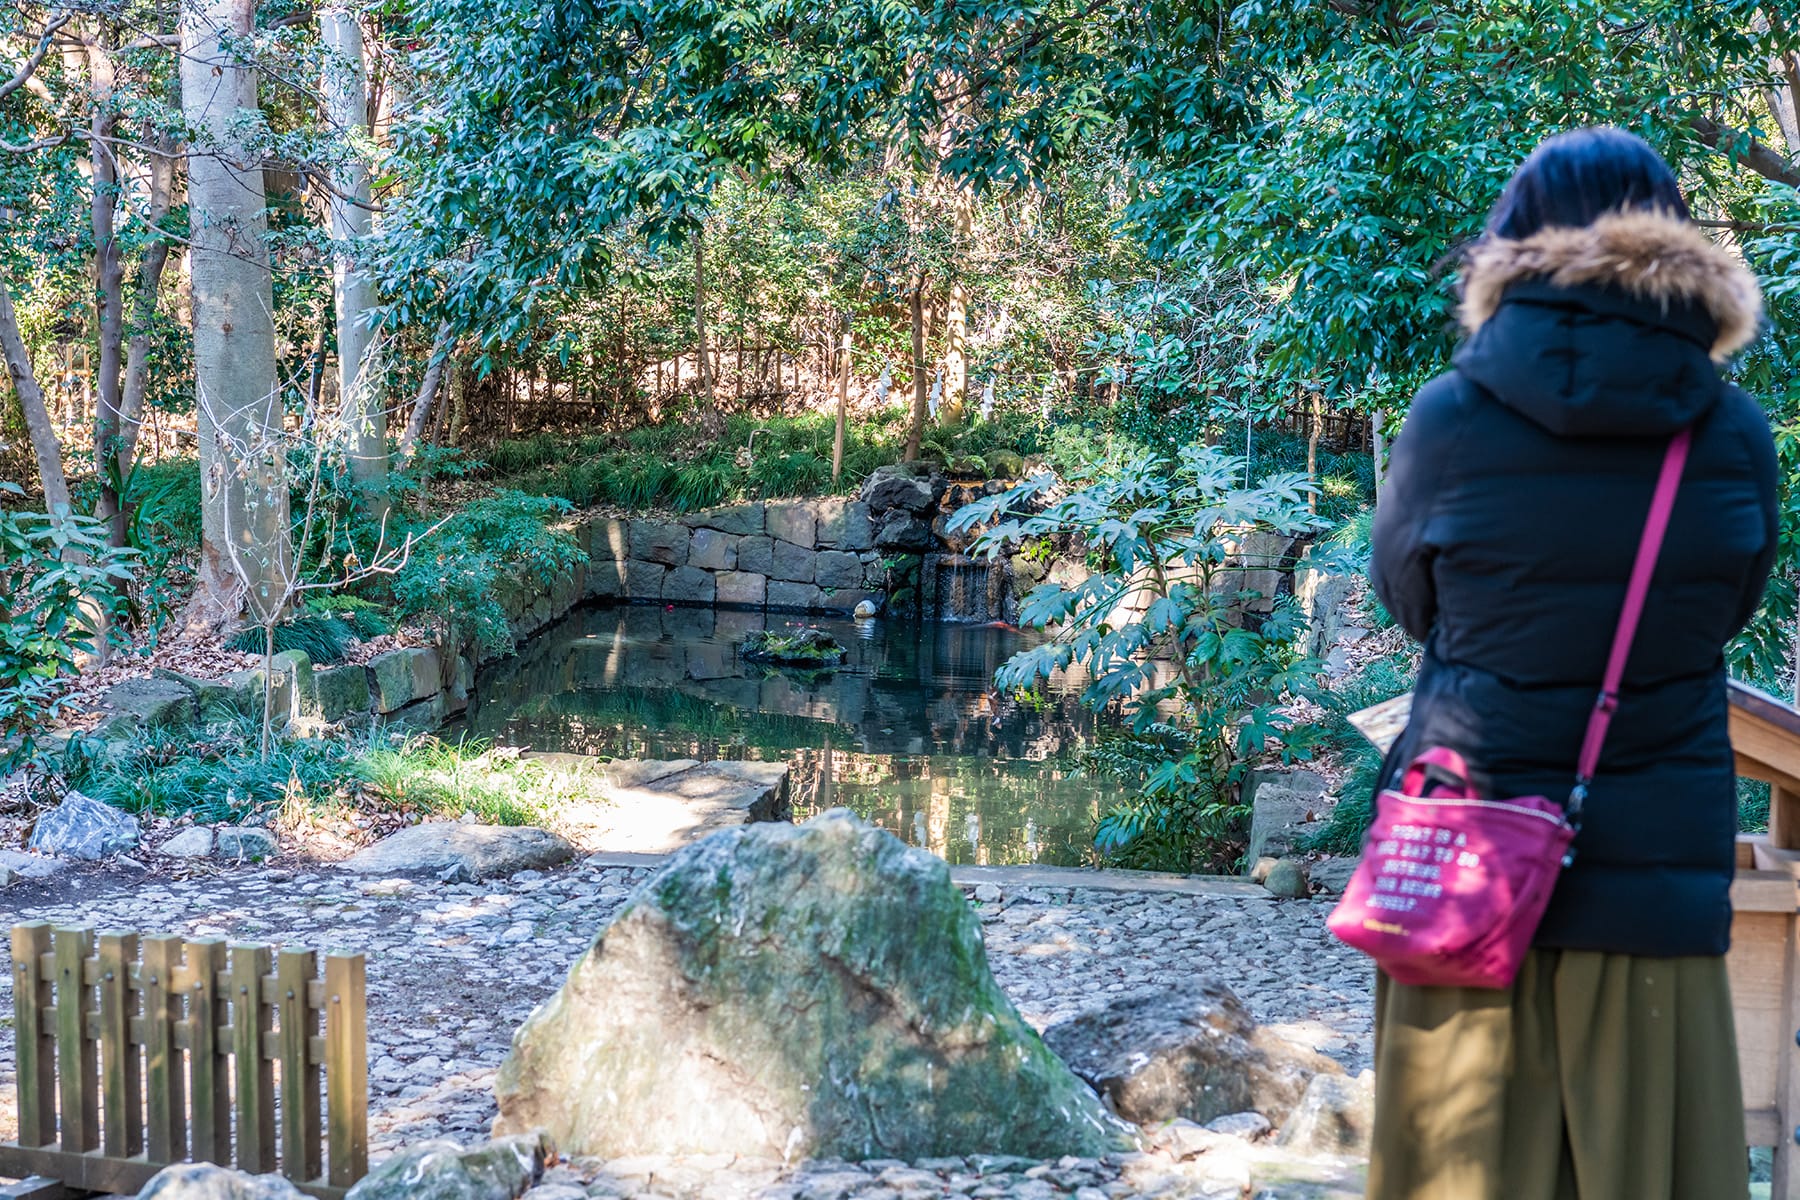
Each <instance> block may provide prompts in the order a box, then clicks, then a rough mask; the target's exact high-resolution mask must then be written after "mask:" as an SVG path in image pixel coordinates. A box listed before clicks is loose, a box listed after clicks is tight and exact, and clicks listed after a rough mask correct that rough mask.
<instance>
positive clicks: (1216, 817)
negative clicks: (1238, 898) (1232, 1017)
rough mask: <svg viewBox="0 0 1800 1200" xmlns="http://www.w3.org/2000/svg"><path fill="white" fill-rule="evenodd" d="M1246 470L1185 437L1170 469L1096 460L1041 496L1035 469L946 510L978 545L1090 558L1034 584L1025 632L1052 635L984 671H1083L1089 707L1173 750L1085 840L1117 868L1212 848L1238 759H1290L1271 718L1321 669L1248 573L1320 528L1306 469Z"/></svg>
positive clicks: (1233, 814) (1153, 463)
mask: <svg viewBox="0 0 1800 1200" xmlns="http://www.w3.org/2000/svg"><path fill="white" fill-rule="evenodd" d="M1244 469H1245V464H1244V462H1243V460H1242V459H1239V458H1235V457H1233V456H1231V455H1227V454H1222V453H1220V452H1219V451H1217V450H1215V449H1212V448H1210V447H1205V446H1190V447H1187V448H1185V449H1184V450H1182V451H1181V453H1180V455H1179V456H1178V457H1177V458H1176V459H1175V460H1174V461H1172V462H1171V461H1170V460H1167V459H1162V458H1158V457H1156V456H1153V455H1152V456H1144V457H1141V458H1138V459H1136V460H1133V461H1131V462H1129V463H1126V464H1125V465H1123V466H1120V467H1114V468H1104V469H1101V470H1098V471H1096V472H1095V473H1094V474H1092V475H1090V476H1087V477H1085V478H1081V479H1078V480H1076V481H1075V484H1076V486H1075V488H1074V490H1073V491H1071V492H1070V494H1069V495H1067V496H1065V497H1063V498H1062V499H1059V500H1054V501H1049V502H1048V503H1047V501H1048V495H1049V493H1050V492H1051V489H1052V488H1053V487H1055V486H1056V481H1055V480H1054V479H1053V478H1052V477H1051V476H1049V475H1039V476H1037V477H1034V478H1033V479H1030V480H1027V481H1025V482H1024V483H1021V484H1020V485H1018V486H1017V487H1014V488H1013V489H1011V490H1010V491H1008V492H1006V493H1003V494H1001V495H999V496H994V497H989V498H986V499H984V500H979V501H976V502H975V503H973V504H970V505H966V506H965V507H963V508H962V509H960V510H958V511H957V512H956V513H955V514H954V515H953V516H952V517H951V519H950V527H951V529H952V530H969V529H977V528H979V529H981V532H980V534H979V536H978V537H977V539H976V542H975V547H974V551H975V552H977V553H983V552H985V553H988V554H999V553H1001V552H1003V551H1004V550H1006V549H1007V548H1008V547H1010V546H1016V545H1019V544H1021V543H1024V542H1027V541H1030V540H1032V539H1036V538H1043V537H1059V538H1068V537H1073V538H1078V539H1080V540H1081V541H1082V542H1084V543H1085V544H1087V545H1088V546H1089V547H1090V548H1091V549H1093V550H1097V551H1099V552H1100V554H1101V555H1102V563H1101V569H1100V570H1099V571H1098V573H1096V574H1095V575H1093V576H1092V577H1091V578H1089V579H1088V580H1086V581H1085V582H1083V583H1081V584H1078V585H1076V586H1074V587H1063V586H1060V585H1057V584H1044V585H1042V586H1040V587H1038V588H1036V589H1035V590H1033V591H1032V593H1031V594H1030V595H1029V596H1027V597H1026V598H1025V600H1024V602H1023V604H1022V605H1021V609H1020V622H1021V624H1026V625H1032V626H1036V627H1038V628H1040V629H1041V628H1046V627H1049V626H1055V627H1056V628H1057V634H1056V636H1055V637H1053V638H1051V639H1050V640H1047V641H1045V642H1043V643H1041V644H1039V645H1037V646H1034V647H1032V648H1030V649H1027V650H1024V651H1022V652H1020V653H1019V654H1017V655H1015V656H1013V658H1011V659H1010V660H1008V661H1007V663H1006V664H1005V665H1003V666H1002V667H1001V668H1000V669H999V671H997V672H996V673H995V681H996V683H997V684H998V685H999V686H1001V687H1002V688H1005V689H1007V690H1009V691H1010V690H1023V689H1030V688H1032V687H1034V686H1035V685H1036V684H1037V683H1038V682H1039V681H1040V680H1045V679H1048V678H1050V677H1051V675H1052V674H1053V673H1054V672H1060V671H1066V670H1068V669H1069V668H1070V667H1072V666H1077V665H1079V666H1080V667H1081V668H1083V669H1084V670H1085V672H1086V674H1087V676H1088V680H1089V682H1088V684H1087V686H1086V688H1085V689H1084V691H1083V694H1082V699H1083V701H1084V702H1085V703H1086V704H1088V705H1090V706H1091V707H1093V708H1095V709H1104V708H1108V707H1113V706H1116V707H1117V708H1118V709H1120V710H1121V711H1122V713H1123V714H1124V715H1125V716H1126V717H1128V718H1129V720H1130V728H1131V730H1132V732H1133V733H1134V735H1136V736H1137V737H1138V738H1139V739H1144V738H1150V739H1151V744H1152V745H1160V746H1161V747H1162V748H1163V749H1164V750H1165V751H1167V753H1166V755H1165V756H1163V757H1161V758H1159V759H1157V760H1156V761H1155V765H1154V766H1152V767H1150V768H1149V770H1148V771H1147V772H1146V773H1145V775H1144V778H1143V781H1142V786H1141V790H1140V793H1139V795H1138V797H1137V798H1136V799H1134V800H1133V801H1130V802H1128V803H1126V804H1123V805H1121V806H1119V807H1117V808H1115V809H1114V810H1112V811H1111V812H1109V813H1107V814H1106V815H1105V816H1103V817H1102V818H1101V821H1100V825H1099V829H1098V831H1097V837H1096V842H1097V844H1098V846H1099V848H1100V850H1101V851H1102V853H1103V854H1106V855H1108V856H1109V857H1111V858H1113V859H1114V860H1116V861H1120V862H1125V863H1129V864H1131V865H1139V866H1143V865H1160V866H1165V867H1176V868H1187V867H1191V866H1193V865H1195V864H1198V863H1204V862H1206V861H1208V860H1209V859H1211V858H1216V856H1217V854H1218V847H1217V846H1216V844H1214V843H1213V842H1211V841H1209V838H1211V837H1216V835H1217V833H1218V832H1219V831H1220V830H1222V829H1225V828H1229V827H1231V826H1232V825H1233V824H1234V823H1235V822H1236V820H1237V819H1238V816H1239V814H1238V813H1237V811H1236V806H1237V793H1238V784H1239V782H1240V780H1241V778H1242V775H1243V772H1244V769H1245V767H1246V766H1247V764H1248V763H1249V762H1250V761H1251V760H1252V759H1253V758H1255V757H1257V756H1260V755H1262V754H1265V753H1267V752H1268V751H1269V749H1270V748H1274V749H1276V750H1278V751H1279V752H1280V753H1282V755H1283V756H1284V757H1291V756H1293V755H1297V754H1300V753H1303V752H1304V751H1305V750H1306V748H1307V745H1308V735H1307V731H1306V730H1305V729H1303V728H1295V727H1293V726H1291V725H1290V724H1289V723H1288V722H1285V721H1284V720H1283V719H1282V718H1281V716H1280V714H1279V704H1280V702H1281V700H1282V699H1283V698H1284V697H1288V696H1293V695H1302V694H1306V693H1308V692H1309V691H1310V690H1311V688H1312V685H1313V680H1314V677H1315V675H1316V673H1317V664H1315V663H1313V662H1311V661H1309V660H1306V659H1304V658H1303V657H1301V655H1300V654H1299V652H1298V651H1297V649H1296V642H1297V641H1298V634H1299V618H1298V614H1297V612H1296V610H1295V608H1294V606H1293V605H1292V604H1291V603H1287V602H1278V603H1275V604H1274V605H1273V610H1272V611H1271V612H1269V613H1268V614H1267V615H1266V616H1263V617H1261V618H1260V619H1259V618H1257V617H1255V616H1254V615H1252V614H1251V612H1250V611H1249V609H1250V606H1251V605H1252V604H1253V603H1254V602H1255V601H1256V600H1257V599H1258V597H1257V596H1256V594H1255V593H1254V592H1252V591H1250V590H1248V589H1247V588H1246V587H1245V584H1244V578H1243V577H1244V576H1245V574H1246V573H1248V572H1251V571H1256V570H1268V569H1271V568H1273V567H1275V566H1276V565H1277V564H1276V563H1274V562H1270V561H1266V559H1267V556H1268V554H1269V550H1267V549H1266V548H1265V547H1267V546H1269V545H1271V544H1281V545H1285V544H1286V541H1287V540H1288V539H1291V538H1292V537H1293V536H1295V535H1299V534H1306V533H1312V532H1316V531H1318V530H1320V529H1321V528H1323V525H1324V522H1323V521H1322V520H1321V519H1320V518H1319V517H1318V516H1316V515H1314V514H1313V513H1312V512H1311V511H1310V508H1309V504H1308V501H1309V499H1310V497H1311V494H1312V493H1311V489H1310V488H1309V486H1308V485H1307V484H1306V482H1305V480H1304V479H1303V478H1301V477H1299V476H1296V475H1292V474H1288V475H1277V476H1273V477H1271V478H1269V479H1266V480H1264V481H1263V483H1262V485H1261V486H1259V487H1243V486H1240V485H1239V481H1240V480H1242V479H1243V477H1244ZM1159 660H1166V661H1168V662H1172V664H1173V670H1172V671H1169V672H1163V671H1161V670H1160V669H1159Z"/></svg>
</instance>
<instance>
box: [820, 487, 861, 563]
mask: <svg viewBox="0 0 1800 1200" xmlns="http://www.w3.org/2000/svg"><path fill="white" fill-rule="evenodd" d="M818 508H819V528H818V534H817V537H818V542H819V545H821V546H830V547H832V548H834V549H838V550H852V551H855V550H868V549H870V548H872V547H873V546H874V545H875V527H874V526H873V525H872V524H870V522H869V506H868V505H867V504H864V503H863V502H862V501H860V500H820V501H819V502H818Z"/></svg>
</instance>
